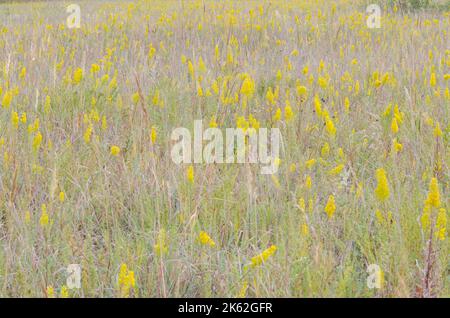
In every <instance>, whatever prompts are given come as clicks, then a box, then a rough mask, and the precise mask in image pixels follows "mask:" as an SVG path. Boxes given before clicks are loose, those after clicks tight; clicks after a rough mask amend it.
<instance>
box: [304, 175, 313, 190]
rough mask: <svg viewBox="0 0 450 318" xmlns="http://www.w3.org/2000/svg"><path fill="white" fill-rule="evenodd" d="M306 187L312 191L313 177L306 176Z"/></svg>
mask: <svg viewBox="0 0 450 318" xmlns="http://www.w3.org/2000/svg"><path fill="white" fill-rule="evenodd" d="M305 187H306V188H307V189H311V187H312V180H311V176H306V179H305Z"/></svg>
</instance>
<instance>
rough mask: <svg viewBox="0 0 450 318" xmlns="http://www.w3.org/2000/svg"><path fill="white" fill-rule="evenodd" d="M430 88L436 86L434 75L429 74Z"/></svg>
mask: <svg viewBox="0 0 450 318" xmlns="http://www.w3.org/2000/svg"><path fill="white" fill-rule="evenodd" d="M430 86H431V87H435V86H436V73H434V72H433V73H431V75H430Z"/></svg>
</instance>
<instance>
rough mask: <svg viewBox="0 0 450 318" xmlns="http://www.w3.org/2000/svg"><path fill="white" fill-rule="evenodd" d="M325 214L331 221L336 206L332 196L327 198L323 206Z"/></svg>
mask: <svg viewBox="0 0 450 318" xmlns="http://www.w3.org/2000/svg"><path fill="white" fill-rule="evenodd" d="M324 210H325V212H326V214H327V215H328V218H329V219H331V217H332V216H333V214H334V212H335V211H336V204H335V202H334V196H333V195H330V196H329V197H328V201H327V204H326V206H325V209H324Z"/></svg>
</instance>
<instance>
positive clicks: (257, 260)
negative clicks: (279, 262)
mask: <svg viewBox="0 0 450 318" xmlns="http://www.w3.org/2000/svg"><path fill="white" fill-rule="evenodd" d="M276 250H277V247H276V246H275V245H272V246H270V247H269V248H268V249H266V250H264V251H263V252H262V253H261V254H259V255H257V256H255V257H252V259H251V264H250V266H251V267H257V266H259V265H261V264H263V263H264V262H266V261H267V259H268V258H269V257H270V256H272V255H273V254H274V253H275V252H276Z"/></svg>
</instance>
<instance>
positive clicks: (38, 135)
mask: <svg viewBox="0 0 450 318" xmlns="http://www.w3.org/2000/svg"><path fill="white" fill-rule="evenodd" d="M41 143H42V134H41V132H39V131H38V132H37V133H36V135H35V136H34V138H33V149H34V151H38V150H39V147H40V146H41Z"/></svg>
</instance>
